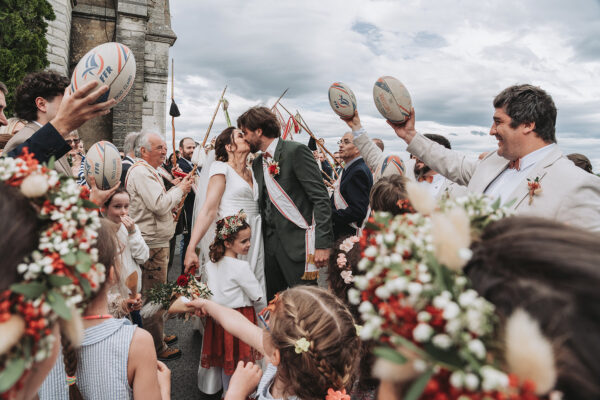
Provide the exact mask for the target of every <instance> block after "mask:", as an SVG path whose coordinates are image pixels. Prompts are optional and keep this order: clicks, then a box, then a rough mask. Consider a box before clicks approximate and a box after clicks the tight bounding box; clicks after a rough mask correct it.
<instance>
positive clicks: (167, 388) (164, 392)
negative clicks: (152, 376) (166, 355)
mask: <svg viewBox="0 0 600 400" xmlns="http://www.w3.org/2000/svg"><path fill="white" fill-rule="evenodd" d="M157 363H158V364H157V365H156V369H157V371H156V375H157V378H158V387H159V388H160V394H161V397H162V399H163V400H166V399H170V398H171V370H170V369H169V368H168V367H167V366H166V365H165V363H163V362H162V361H157Z"/></svg>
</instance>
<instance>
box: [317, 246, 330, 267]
mask: <svg viewBox="0 0 600 400" xmlns="http://www.w3.org/2000/svg"><path fill="white" fill-rule="evenodd" d="M329 251H330V249H316V250H315V265H316V266H317V268H322V267H325V266H326V265H327V264H328V263H329Z"/></svg>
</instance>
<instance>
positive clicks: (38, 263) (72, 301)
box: [0, 149, 105, 398]
mask: <svg viewBox="0 0 600 400" xmlns="http://www.w3.org/2000/svg"><path fill="white" fill-rule="evenodd" d="M52 164H53V161H50V163H49V165H48V166H42V165H40V164H39V163H38V161H37V160H36V159H35V158H33V154H30V153H29V152H28V151H27V149H25V150H24V151H23V155H22V156H21V157H19V158H0V181H1V182H3V183H4V184H6V185H8V186H12V187H15V188H18V189H20V191H21V193H23V195H24V196H25V197H27V198H28V199H29V201H30V202H31V204H32V206H33V207H34V208H35V209H36V210H37V212H38V220H39V226H40V230H39V244H38V248H37V249H36V250H34V251H33V252H32V253H31V254H30V255H28V256H27V257H25V259H24V260H23V263H21V264H19V265H18V267H17V272H18V273H19V276H20V277H21V281H20V282H17V283H15V284H13V285H11V286H10V288H9V289H7V290H5V291H4V292H2V293H0V356H1V357H0V393H1V397H2V398H10V397H11V396H13V394H14V392H15V391H16V390H18V388H19V387H20V385H22V380H23V378H24V377H25V375H26V373H27V371H28V370H29V369H30V368H31V366H32V364H33V363H34V362H39V361H43V360H45V359H46V358H48V357H49V356H50V353H51V350H52V347H53V344H54V343H53V341H54V336H53V335H52V334H51V333H52V332H51V328H52V326H53V324H54V323H56V322H58V321H68V322H69V323H71V324H73V326H75V327H76V326H77V325H76V324H75V323H76V322H77V320H79V318H80V313H81V312H82V311H83V308H84V305H85V300H86V299H88V298H89V297H90V296H91V295H92V293H94V292H95V291H97V290H98V289H99V288H100V285H101V284H102V282H104V278H105V268H104V266H103V265H102V264H100V263H98V251H97V249H95V248H94V245H95V243H96V238H97V235H98V234H97V230H98V228H99V227H100V218H99V215H98V211H97V210H96V208H97V206H96V205H95V204H94V203H92V202H91V201H89V200H88V198H89V190H88V189H87V188H83V187H80V186H79V185H77V183H76V182H75V180H74V179H73V178H68V177H65V176H59V175H58V174H57V172H56V171H54V170H52ZM69 332H70V333H71V334H72V335H73V336H72V337H70V339H71V340H72V341H73V342H77V339H78V338H77V337H76V336H77V335H81V332H80V329H73V330H71V329H67V332H66V333H67V334H69ZM75 344H77V343H75Z"/></svg>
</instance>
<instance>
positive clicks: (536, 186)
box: [527, 176, 542, 205]
mask: <svg viewBox="0 0 600 400" xmlns="http://www.w3.org/2000/svg"><path fill="white" fill-rule="evenodd" d="M527 186H528V187H529V205H531V203H533V196H535V195H538V194H540V193H542V184H541V183H540V177H539V176H536V177H535V179H533V180H531V179H529V178H528V179H527Z"/></svg>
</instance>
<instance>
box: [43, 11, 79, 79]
mask: <svg viewBox="0 0 600 400" xmlns="http://www.w3.org/2000/svg"><path fill="white" fill-rule="evenodd" d="M48 1H49V2H50V4H52V8H53V9H54V14H55V15H56V19H55V20H54V21H48V31H47V33H46V39H47V40H48V48H47V55H48V61H50V65H49V66H48V69H52V70H55V71H58V72H60V73H61V74H64V75H65V76H69V72H70V71H69V38H70V37H71V11H72V10H73V2H74V1H73V0H48Z"/></svg>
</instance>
